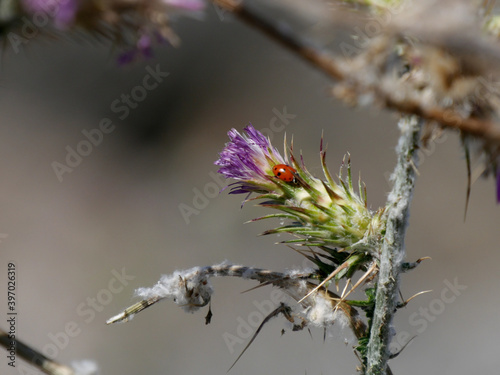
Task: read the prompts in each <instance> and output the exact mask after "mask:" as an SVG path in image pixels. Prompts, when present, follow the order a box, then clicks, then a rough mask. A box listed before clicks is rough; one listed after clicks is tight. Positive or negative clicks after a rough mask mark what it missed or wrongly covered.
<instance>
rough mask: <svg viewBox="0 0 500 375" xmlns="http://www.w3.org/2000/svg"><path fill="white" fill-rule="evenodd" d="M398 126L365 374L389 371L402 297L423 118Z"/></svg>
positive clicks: (412, 118)
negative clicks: (391, 346) (399, 291)
mask: <svg viewBox="0 0 500 375" xmlns="http://www.w3.org/2000/svg"><path fill="white" fill-rule="evenodd" d="M398 125H399V128H400V130H401V137H400V139H399V143H398V146H397V148H396V153H397V158H398V161H397V165H396V168H395V170H394V173H393V176H392V178H393V181H394V187H393V188H392V191H391V193H390V194H389V197H388V202H387V207H388V208H387V212H386V215H387V216H386V217H387V226H386V234H385V238H384V241H383V243H382V247H381V249H380V265H379V276H378V281H377V291H376V296H375V310H374V314H373V320H372V325H371V331H370V341H369V343H368V346H367V368H366V372H365V374H366V375H381V374H386V373H387V372H388V370H387V362H388V360H389V356H390V352H389V344H390V340H391V331H392V329H391V324H392V319H393V316H394V312H395V310H396V304H397V300H398V298H399V294H398V289H399V275H400V273H401V271H402V264H403V261H404V258H405V243H404V239H405V233H406V229H407V228H408V218H409V209H410V203H411V199H412V196H413V190H414V187H415V180H416V176H417V170H416V167H417V165H418V155H417V151H418V144H419V141H420V132H421V128H422V120H421V119H419V118H418V117H416V116H403V117H402V118H401V119H400V120H399V123H398Z"/></svg>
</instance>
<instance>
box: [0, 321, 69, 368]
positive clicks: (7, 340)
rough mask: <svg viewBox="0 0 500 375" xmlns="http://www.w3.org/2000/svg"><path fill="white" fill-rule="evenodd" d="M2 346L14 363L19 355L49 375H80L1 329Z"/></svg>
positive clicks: (0, 342)
mask: <svg viewBox="0 0 500 375" xmlns="http://www.w3.org/2000/svg"><path fill="white" fill-rule="evenodd" d="M0 345H2V346H3V347H4V348H5V350H6V351H7V354H8V356H9V355H10V356H12V358H13V360H14V362H15V357H16V356H17V355H19V357H21V358H22V359H24V360H25V361H26V362H28V363H29V364H30V365H32V366H34V367H36V368H38V369H39V370H40V371H42V372H44V373H45V374H48V375H78V374H77V373H76V372H75V371H74V370H73V369H72V368H71V367H68V366H65V365H63V364H60V363H58V362H55V361H53V360H51V359H50V358H47V357H46V356H45V355H43V354H42V353H40V352H39V351H37V350H35V349H33V348H31V347H29V346H28V345H26V344H25V343H23V342H22V341H19V340H17V339H16V338H11V337H10V336H9V334H8V333H7V332H5V331H4V330H2V329H0Z"/></svg>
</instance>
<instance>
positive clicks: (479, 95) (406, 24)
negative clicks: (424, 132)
mask: <svg viewBox="0 0 500 375" xmlns="http://www.w3.org/2000/svg"><path fill="white" fill-rule="evenodd" d="M213 2H214V4H215V5H216V6H219V7H221V8H223V9H225V10H227V11H229V12H231V13H232V14H234V15H235V16H236V17H237V18H238V19H240V20H242V21H243V22H245V23H246V24H248V25H250V26H252V27H254V28H256V29H258V30H260V31H262V32H263V33H264V34H265V35H268V36H269V37H270V38H271V39H272V40H275V41H277V42H278V43H279V44H281V45H282V46H284V47H286V48H287V49H289V50H290V51H292V52H293V53H296V54H297V55H299V56H300V57H301V58H303V59H305V60H306V61H308V62H309V63H311V64H312V65H313V66H315V67H316V68H318V69H319V70H321V71H323V72H324V73H325V74H326V75H327V76H328V77H330V78H332V79H333V80H335V81H337V83H336V84H335V86H334V88H333V94H334V95H335V96H336V97H338V98H340V99H342V100H343V101H344V102H346V103H348V104H350V105H363V106H366V105H377V106H381V107H383V108H387V109H390V110H393V111H396V112H398V113H405V114H414V115H418V116H420V117H422V118H423V119H424V120H427V121H429V122H431V123H438V124H439V126H442V127H444V128H449V129H453V130H459V131H460V132H461V133H462V134H463V135H465V136H472V137H475V138H479V139H481V140H482V145H481V146H480V147H479V152H480V153H482V152H484V154H486V159H488V160H487V163H488V164H489V163H491V165H490V166H489V167H488V168H486V170H487V171H493V172H494V171H495V169H496V165H497V161H496V159H497V158H498V154H499V152H500V151H499V150H500V126H499V124H498V122H497V121H496V119H497V118H498V117H499V114H500V97H499V96H498V94H499V93H500V87H495V86H494V85H495V82H494V77H495V75H497V74H498V72H497V70H496V66H498V63H499V62H500V46H499V44H498V43H497V42H496V40H493V39H492V38H491V37H488V36H486V35H485V33H486V32H487V31H488V30H486V32H485V31H484V30H483V29H482V28H481V27H482V25H485V24H488V21H489V20H490V18H487V17H486V15H487V14H488V13H486V12H482V13H481V14H483V16H482V17H480V16H478V15H477V14H478V9H477V8H475V7H474V4H470V3H469V2H465V1H440V2H436V1H422V2H419V3H418V4H414V2H409V3H408V5H407V2H397V1H396V2H389V1H387V2H376V3H377V4H376V6H375V7H370V6H365V7H363V8H357V9H356V11H347V10H345V9H341V8H338V9H335V10H334V11H331V12H330V13H328V15H326V16H323V17H330V22H331V24H332V25H333V27H335V28H337V29H343V30H347V31H348V32H349V31H350V30H353V31H354V30H359V27H360V26H363V25H366V27H365V29H367V28H368V25H369V23H371V24H372V29H374V30H375V31H373V32H372V33H371V34H372V35H370V34H369V35H368V36H369V37H368V38H367V36H366V35H365V36H364V37H365V38H367V39H365V40H363V45H360V44H359V43H353V44H349V43H346V42H339V45H340V49H341V50H342V52H343V55H344V56H339V55H335V54H334V53H332V52H330V51H328V50H326V49H322V48H318V47H315V46H314V45H313V44H312V43H310V42H308V41H305V39H304V38H302V37H300V36H299V35H297V34H295V33H294V32H293V31H292V30H291V29H290V28H288V27H284V26H283V25H282V24H281V23H279V22H276V21H274V20H271V19H269V18H268V17H267V16H265V15H264V14H263V13H262V12H259V11H257V10H255V9H254V8H253V7H251V6H249V5H247V3H246V2H239V1H235V0H213ZM338 3H339V4H341V3H344V2H340V1H339V2H338ZM352 3H354V4H358V5H359V4H364V5H366V4H370V3H371V2H370V1H368V2H367V1H361V2H357V1H354V2H352ZM381 4H382V5H381ZM383 4H388V5H383ZM451 10H452V11H451ZM367 17H370V22H367V20H366V18H367ZM373 19H375V22H374V21H373ZM357 28H358V29H357ZM353 34H354V32H353ZM358 37H359V36H358Z"/></svg>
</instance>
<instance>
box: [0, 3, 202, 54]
mask: <svg viewBox="0 0 500 375" xmlns="http://www.w3.org/2000/svg"><path fill="white" fill-rule="evenodd" d="M204 5H205V4H204V1H203V0H149V1H140V0H85V1H81V0H2V1H1V2H0V35H1V36H4V37H6V39H7V40H8V41H10V44H11V45H13V46H16V47H17V46H19V45H21V44H25V43H27V41H28V40H29V39H31V38H33V37H34V36H36V35H39V34H49V35H52V36H53V35H57V33H58V32H60V31H67V30H68V31H71V30H75V31H79V32H80V34H81V31H84V32H85V33H86V34H87V35H89V36H93V37H96V38H97V39H104V40H111V41H112V42H113V43H115V45H116V46H118V47H120V48H122V50H123V52H122V53H121V54H120V55H119V62H120V63H127V62H130V61H131V60H133V59H135V58H136V57H138V56H140V55H142V56H144V57H150V56H151V54H152V49H153V46H154V44H162V43H163V44H165V43H168V44H172V45H177V44H178V43H179V40H178V38H177V36H176V34H175V33H174V32H173V31H172V29H171V28H170V20H171V18H172V16H176V15H178V14H187V15H196V14H198V13H199V12H200V11H201V10H202V9H203V8H204ZM28 34H29V35H28ZM7 45H8V43H7Z"/></svg>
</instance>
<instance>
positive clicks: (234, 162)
mask: <svg viewBox="0 0 500 375" xmlns="http://www.w3.org/2000/svg"><path fill="white" fill-rule="evenodd" d="M243 130H244V133H243V134H240V133H239V132H238V131H237V130H236V129H231V130H230V131H229V132H228V136H229V139H230V141H229V142H228V143H226V146H225V147H224V149H223V150H222V152H221V153H220V154H219V159H218V160H217V161H216V162H215V164H216V165H219V166H220V168H219V173H221V174H223V175H224V176H225V177H226V178H232V179H235V180H239V181H241V182H240V183H239V184H238V186H237V187H235V188H234V189H233V190H232V191H231V194H242V193H246V192H251V191H259V190H263V189H264V190H266V187H267V188H268V187H269V177H268V176H270V175H271V170H272V167H273V166H274V165H275V164H283V163H284V160H283V158H282V157H281V155H280V154H279V152H278V151H277V150H276V149H275V148H274V147H273V146H272V145H271V143H270V142H269V140H268V139H267V138H266V137H265V136H264V135H263V134H262V133H261V132H259V131H258V130H256V129H255V128H254V127H253V126H252V125H251V124H250V125H248V126H246V127H245V128H244V129H243Z"/></svg>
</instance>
